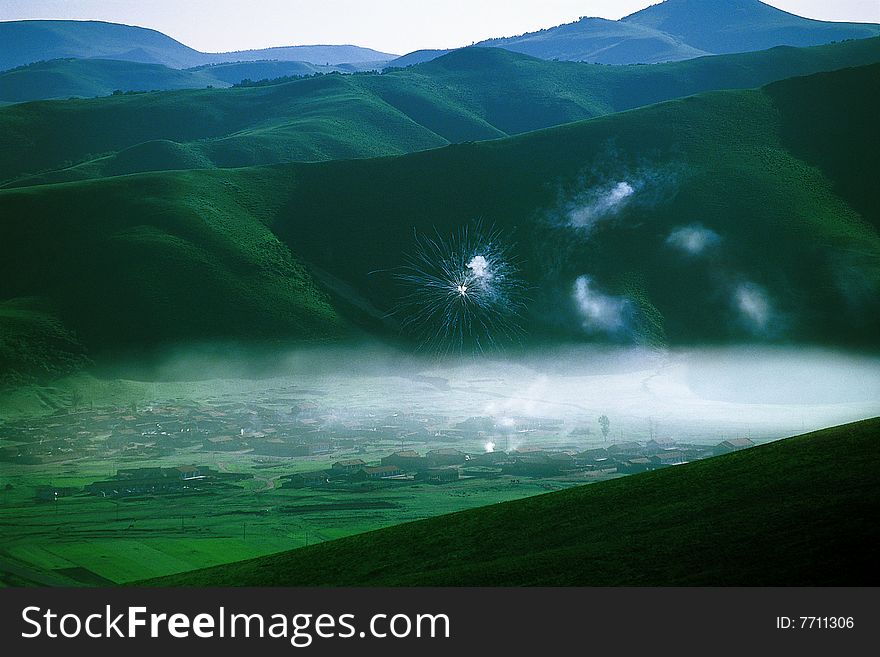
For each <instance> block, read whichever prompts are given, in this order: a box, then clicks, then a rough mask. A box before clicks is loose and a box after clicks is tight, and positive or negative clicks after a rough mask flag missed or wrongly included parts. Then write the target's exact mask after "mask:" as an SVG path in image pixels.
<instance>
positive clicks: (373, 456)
mask: <svg viewBox="0 0 880 657" xmlns="http://www.w3.org/2000/svg"><path fill="white" fill-rule="evenodd" d="M0 431H2V434H0V461H5V462H8V463H15V464H18V465H44V464H51V463H64V462H68V461H71V462H75V461H77V460H96V459H97V460H105V461H107V462H110V463H125V462H131V463H132V464H133V465H134V464H140V465H141V467H127V468H126V467H119V468H118V469H117V472H116V473H115V475H113V476H110V477H108V478H107V479H105V480H99V481H94V482H92V483H91V484H88V485H86V486H83V487H82V488H74V487H60V486H59V487H53V486H51V485H45V484H43V485H40V486H37V487H36V489H35V495H36V497H37V499H38V500H44V501H45V500H50V501H51V500H53V499H57V498H58V497H61V496H69V495H74V494H78V493H87V494H92V495H98V496H103V497H126V496H135V495H161V494H171V493H173V494H186V493H193V494H194V493H204V492H206V491H210V490H214V491H216V490H217V489H219V488H222V487H229V486H234V483H235V482H237V481H241V480H242V479H246V478H249V477H250V476H252V475H248V474H243V473H241V472H220V471H218V470H216V469H212V468H211V467H209V466H207V465H192V464H190V463H180V464H179V465H176V466H174V467H156V466H153V465H143V464H144V463H147V464H149V463H151V462H152V461H153V460H162V461H163V462H167V460H168V459H169V458H171V459H173V458H174V457H175V456H177V455H179V454H180V452H185V453H186V455H187V457H189V458H191V459H194V458H195V457H196V456H197V455H199V454H204V455H208V454H217V453H226V454H229V455H232V454H235V455H240V456H241V457H242V459H250V460H251V462H252V464H253V466H254V467H256V468H260V467H273V468H275V469H276V471H280V472H282V474H280V475H279V476H278V477H277V479H278V483H279V485H280V486H281V487H287V488H319V487H324V488H336V489H340V490H357V487H358V486H359V485H362V484H364V483H370V484H376V483H381V484H383V485H405V484H407V483H428V484H446V483H450V482H454V481H459V480H463V479H471V478H485V479H498V478H504V477H507V478H509V479H511V480H512V481H515V480H516V479H517V478H521V477H532V478H542V479H555V480H559V481H566V482H572V483H577V482H584V483H586V482H589V481H596V480H598V479H599V478H610V477H614V476H620V475H629V474H636V473H640V472H646V471H650V470H656V469H659V468H665V467H672V466H677V465H681V464H684V463H688V462H690V461H695V460H699V459H703V458H707V457H709V456H714V455H717V454H722V453H726V452H730V451H736V450H740V449H744V448H747V447H751V446H752V445H754V443H753V442H752V441H751V440H750V439H748V438H733V439H729V440H724V441H722V442H720V443H716V444H714V445H712V444H694V443H680V442H676V441H674V440H672V439H668V438H660V437H653V438H651V439H649V440H647V441H644V442H640V441H619V442H612V443H611V444H608V445H607V446H605V445H604V444H597V443H598V442H599V441H600V440H602V442H607V437H603V438H602V439H600V438H599V437H598V435H593V432H592V429H591V428H589V427H583V426H580V427H575V428H572V427H566V426H565V423H564V422H563V421H562V420H558V419H553V418H531V417H530V418H503V419H502V420H497V419H494V418H491V417H470V418H467V419H465V420H461V421H458V422H451V421H449V420H447V419H446V418H443V417H439V416H436V415H427V414H418V413H401V412H391V413H387V414H379V415H374V414H366V415H360V416H355V415H351V414H350V415H347V416H344V415H340V414H339V412H338V411H336V410H328V409H326V408H324V407H322V405H321V404H320V403H317V402H316V401H314V400H312V399H299V400H293V401H292V402H291V400H289V399H266V400H264V403H262V404H244V403H237V402H228V403H215V404H205V403H196V402H183V401H177V402H175V403H165V404H158V403H151V404H148V405H145V406H143V407H139V406H138V405H137V404H134V403H133V404H131V405H130V406H129V407H124V408H115V407H102V408H88V409H65V410H62V411H59V412H56V413H55V414H53V415H50V416H47V417H45V418H31V419H28V420H26V421H19V422H12V423H6V424H5V425H2V428H0ZM585 444H589V445H590V446H589V447H587V448H584V445H585ZM434 445H438V446H436V447H434ZM475 445H476V446H478V449H474V446H475ZM503 445H507V446H509V447H508V449H506V450H505V449H500V448H499V447H500V446H503ZM394 446H397V447H398V448H397V449H394V448H393V447H394ZM419 446H421V451H419V450H418V449H417V447H419ZM383 450H384V451H383ZM312 463H314V464H315V467H308V466H309V465H311V464H312ZM285 464H297V466H296V467H295V468H291V469H292V470H295V471H292V472H290V473H283V470H284V466H285ZM319 465H321V466H324V467H317V466H319ZM328 465H329V467H327V466H328Z"/></svg>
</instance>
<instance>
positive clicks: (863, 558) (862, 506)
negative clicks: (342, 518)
mask: <svg viewBox="0 0 880 657" xmlns="http://www.w3.org/2000/svg"><path fill="white" fill-rule="evenodd" d="M878 467H880V419H873V420H868V421H865V422H859V423H855V424H849V425H845V426H842V427H835V428H833V429H826V430H824V431H818V432H815V433H812V434H806V435H804V436H799V437H796V438H790V439H788V440H782V441H779V442H776V443H771V444H769V445H764V446H761V447H756V448H753V449H749V450H746V451H743V452H738V453H734V454H730V455H727V456H720V457H716V458H713V459H709V460H706V461H699V462H696V463H691V464H687V465H682V466H677V467H673V468H667V469H665V470H660V471H656V472H652V473H647V474H641V475H635V476H631V477H626V478H624V479H618V480H615V481H609V482H603V483H599V484H593V485H590V486H581V487H578V488H574V489H570V490H567V491H562V492H558V493H550V494H547V495H539V496H537V497H532V498H529V499H526V500H520V501H516V502H508V503H506V504H499V505H493V506H489V507H483V508H480V509H473V510H470V511H463V512H460V513H455V514H452V515H447V516H441V517H438V518H431V519H429V520H423V521H420V522H415V523H408V524H403V525H398V526H396V527H390V528H388V529H382V530H378V531H374V532H369V533H366V534H360V535H357V536H352V537H349V538H344V539H340V540H336V541H331V542H329V543H324V544H322V545H317V546H312V547H307V548H302V549H299V550H294V551H292V552H285V553H282V554H278V555H274V556H270V557H263V558H260V559H255V560H253V561H244V562H239V563H233V564H229V565H225V566H218V567H215V568H210V569H206V570H202V571H195V572H192V573H184V574H181V575H174V576H170V577H166V578H163V579H160V580H154V581H152V582H150V584H155V585H160V586H327V585H332V586H806V585H846V586H865V585H876V584H877V582H878V580H880V568H878V565H877V561H876V559H875V558H874V555H873V552H872V550H871V549H870V548H869V546H871V545H873V544H875V543H876V541H877V540H878V539H880V524H878V522H877V514H878V513H880V480H878V479H877V477H876V476H875V472H876V469H877V468H878Z"/></svg>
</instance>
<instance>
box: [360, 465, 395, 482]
mask: <svg viewBox="0 0 880 657" xmlns="http://www.w3.org/2000/svg"><path fill="white" fill-rule="evenodd" d="M403 474H404V473H403V470H401V469H400V468H399V467H397V466H396V465H378V466H372V467H365V468H361V469H360V470H358V471H357V472H355V473H354V474H352V475H351V478H352V480H354V481H363V480H364V479H388V478H390V477H400V476H401V475H403Z"/></svg>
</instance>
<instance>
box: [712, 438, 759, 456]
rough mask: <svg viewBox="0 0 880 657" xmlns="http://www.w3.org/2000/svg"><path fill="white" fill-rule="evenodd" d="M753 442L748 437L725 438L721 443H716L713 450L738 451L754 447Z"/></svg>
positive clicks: (721, 451) (720, 451)
mask: <svg viewBox="0 0 880 657" xmlns="http://www.w3.org/2000/svg"><path fill="white" fill-rule="evenodd" d="M754 446H755V443H753V442H752V441H751V440H749V439H748V438H733V439H731V440H725V441H724V442H722V443H718V445H717V446H716V447H715V451H716V452H718V453H719V454H727V453H728V452H738V451H739V450H741V449H748V448H749V447H754Z"/></svg>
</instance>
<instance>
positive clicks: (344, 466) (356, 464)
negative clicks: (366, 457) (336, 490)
mask: <svg viewBox="0 0 880 657" xmlns="http://www.w3.org/2000/svg"><path fill="white" fill-rule="evenodd" d="M366 465H367V464H366V463H365V462H364V461H362V460H361V459H345V460H344V461H336V463H334V464H333V465H332V466H330V467H331V469H332V470H333V472H334V474H354V473H355V472H357V471H358V470H360V469H361V468H363V467H365V466H366Z"/></svg>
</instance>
